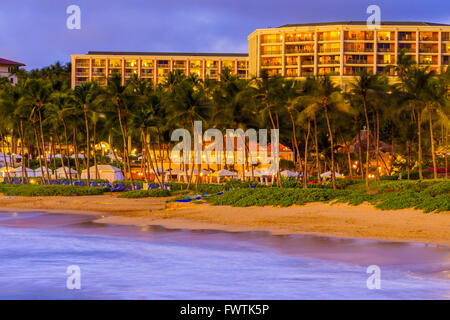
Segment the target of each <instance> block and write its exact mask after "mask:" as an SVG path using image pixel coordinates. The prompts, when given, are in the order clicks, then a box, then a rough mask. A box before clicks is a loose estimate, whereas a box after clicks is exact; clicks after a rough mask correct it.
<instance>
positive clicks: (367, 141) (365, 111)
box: [362, 96, 370, 189]
mask: <svg viewBox="0 0 450 320" xmlns="http://www.w3.org/2000/svg"><path fill="white" fill-rule="evenodd" d="M362 98H363V105H364V117H365V118H366V125H367V128H366V130H367V131H366V144H367V145H366V189H369V166H370V127H369V115H368V112H367V101H366V98H365V97H364V96H363V97H362Z"/></svg>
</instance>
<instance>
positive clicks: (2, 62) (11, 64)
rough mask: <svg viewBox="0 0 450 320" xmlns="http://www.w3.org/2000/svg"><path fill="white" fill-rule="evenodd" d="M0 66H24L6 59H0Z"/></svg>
mask: <svg viewBox="0 0 450 320" xmlns="http://www.w3.org/2000/svg"><path fill="white" fill-rule="evenodd" d="M0 64H1V65H7V66H20V67H23V66H25V65H24V64H23V63H21V62H16V61H12V60H8V59H3V58H0Z"/></svg>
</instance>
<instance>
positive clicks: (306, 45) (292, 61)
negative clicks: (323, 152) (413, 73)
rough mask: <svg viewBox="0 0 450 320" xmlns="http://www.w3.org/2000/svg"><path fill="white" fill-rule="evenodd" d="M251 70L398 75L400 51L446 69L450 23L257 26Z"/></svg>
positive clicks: (339, 77) (342, 77)
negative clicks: (394, 68) (394, 69)
mask: <svg viewBox="0 0 450 320" xmlns="http://www.w3.org/2000/svg"><path fill="white" fill-rule="evenodd" d="M248 40H249V74H250V75H256V76H260V75H261V72H262V71H263V70H266V71H267V72H268V74H269V75H276V74H277V75H281V76H284V77H289V78H299V77H305V76H311V75H324V74H328V75H330V76H331V78H332V79H333V80H335V81H337V82H338V83H340V84H343V83H344V84H345V82H346V81H347V80H351V79H352V78H353V77H354V76H355V75H358V73H359V72H360V71H362V70H367V71H369V72H374V73H385V74H387V75H388V76H395V74H394V71H393V70H392V68H387V67H388V66H391V65H395V64H396V62H397V59H398V55H399V52H400V51H401V50H405V51H406V54H408V55H411V57H412V58H413V59H414V60H415V61H416V62H418V64H419V65H420V66H430V67H431V68H432V69H434V70H436V71H438V72H440V70H442V68H443V67H445V68H446V67H447V66H448V65H449V58H450V25H446V24H437V23H425V22H382V23H381V25H380V26H379V29H374V30H371V29H369V28H368V27H367V25H366V22H365V21H364V22H358V21H348V22H329V23H311V24H288V25H284V26H281V27H278V28H267V29H257V30H255V31H254V32H253V33H252V34H250V35H249V37H248Z"/></svg>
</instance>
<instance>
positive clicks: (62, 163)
mask: <svg viewBox="0 0 450 320" xmlns="http://www.w3.org/2000/svg"><path fill="white" fill-rule="evenodd" d="M56 139H57V142H58V145H59V154H60V155H61V166H62V168H63V171H64V176H65V177H66V179H68V178H69V177H68V176H67V171H66V165H65V164H64V156H63V154H62V148H61V138H60V137H59V135H58V134H57V135H56ZM55 176H56V166H55ZM56 178H58V177H56Z"/></svg>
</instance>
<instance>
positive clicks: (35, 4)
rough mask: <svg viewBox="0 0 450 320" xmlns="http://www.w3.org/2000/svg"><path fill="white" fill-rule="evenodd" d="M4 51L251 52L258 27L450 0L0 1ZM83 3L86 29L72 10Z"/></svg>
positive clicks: (447, 19) (441, 14)
mask: <svg viewBox="0 0 450 320" xmlns="http://www.w3.org/2000/svg"><path fill="white" fill-rule="evenodd" d="M0 4H1V5H0V57H1V58H6V59H10V60H15V61H19V62H22V63H25V64H26V65H27V66H26V69H28V70H29V69H32V68H41V67H45V66H48V65H50V64H53V63H55V62H56V61H60V62H62V63H66V62H69V61H70V55H71V54H83V53H87V52H88V51H173V52H233V53H238V52H245V53H246V52H248V41H247V37H248V35H249V34H250V33H252V32H253V31H254V30H255V29H260V28H267V27H278V26H281V25H284V24H291V23H308V22H327V21H348V20H358V21H365V20H367V18H368V16H369V14H367V13H366V9H367V7H368V6H369V5H372V4H375V5H378V6H379V7H380V8H381V20H382V21H425V22H437V23H448V24H450V1H448V0H420V1H419V0H383V1H374V0H369V1H365V0H308V1H301V0H296V1H294V0H258V1H254V0H121V1H119V0H69V1H66V0H1V2H0ZM70 5H78V6H79V7H80V9H81V29H79V30H76V29H74V30H70V29H68V28H67V26H66V20H67V18H68V17H69V14H67V13H66V9H67V7H68V6H70Z"/></svg>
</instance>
